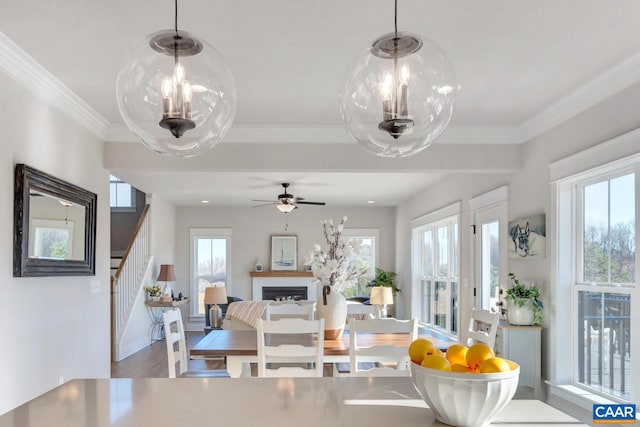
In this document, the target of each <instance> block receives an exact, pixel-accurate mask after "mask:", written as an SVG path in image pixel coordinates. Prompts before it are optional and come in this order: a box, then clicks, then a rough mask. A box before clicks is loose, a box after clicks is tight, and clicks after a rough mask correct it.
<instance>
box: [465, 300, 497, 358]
mask: <svg viewBox="0 0 640 427" xmlns="http://www.w3.org/2000/svg"><path fill="white" fill-rule="evenodd" d="M499 320H500V313H492V312H490V311H489V310H478V309H475V308H473V309H471V318H470V319H469V330H468V331H467V338H466V344H467V345H472V344H475V343H478V342H482V343H485V344H487V345H488V346H489V347H491V348H493V347H494V345H495V343H496V333H497V332H498V322H499Z"/></svg>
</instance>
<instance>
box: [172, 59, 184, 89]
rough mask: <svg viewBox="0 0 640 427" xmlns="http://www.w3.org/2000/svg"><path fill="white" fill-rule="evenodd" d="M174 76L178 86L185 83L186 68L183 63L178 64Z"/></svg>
mask: <svg viewBox="0 0 640 427" xmlns="http://www.w3.org/2000/svg"><path fill="white" fill-rule="evenodd" d="M173 76H174V78H175V79H176V83H177V84H182V83H184V67H183V66H182V64H181V63H179V62H178V63H176V66H175V68H174V71H173Z"/></svg>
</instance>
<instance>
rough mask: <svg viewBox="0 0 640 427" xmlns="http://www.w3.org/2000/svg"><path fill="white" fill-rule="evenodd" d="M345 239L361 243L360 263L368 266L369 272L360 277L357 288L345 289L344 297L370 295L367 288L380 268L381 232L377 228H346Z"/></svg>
mask: <svg viewBox="0 0 640 427" xmlns="http://www.w3.org/2000/svg"><path fill="white" fill-rule="evenodd" d="M342 235H343V237H344V238H345V239H349V240H358V241H359V242H360V255H359V257H358V258H359V262H360V263H362V264H363V265H366V267H367V272H366V273H365V274H364V275H362V276H360V278H359V279H358V283H357V284H356V286H354V287H351V288H348V289H345V291H344V296H345V297H347V298H349V297H353V296H366V295H369V292H370V289H369V288H368V287H367V286H368V285H369V284H370V283H371V281H372V280H373V278H374V277H375V274H376V267H377V266H378V239H379V236H380V230H378V229H376V228H345V229H344V231H343V232H342Z"/></svg>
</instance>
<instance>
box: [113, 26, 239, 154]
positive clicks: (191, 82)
mask: <svg viewBox="0 0 640 427" xmlns="http://www.w3.org/2000/svg"><path fill="white" fill-rule="evenodd" d="M116 96H117V102H118V108H119V109H120V114H121V115H122V118H123V120H124V122H125V124H126V125H127V127H128V128H129V129H130V130H131V131H132V132H133V133H134V134H135V135H136V137H137V138H138V139H139V140H140V141H141V142H142V143H143V144H145V145H146V146H147V147H149V148H151V149H152V150H154V151H156V152H158V153H162V154H166V155H172V156H182V157H189V156H195V155H198V154H200V153H202V152H203V151H205V150H208V149H210V148H211V147H213V146H214V145H215V144H217V143H218V142H220V140H222V138H223V137H224V135H225V134H226V133H227V131H228V130H229V128H230V127H231V123H232V122H233V118H234V116H235V113H236V102H237V96H236V86H235V82H234V80H233V75H232V74H231V72H230V71H229V69H228V68H227V67H226V66H225V64H224V61H223V59H222V56H221V55H220V54H219V53H218V52H217V51H216V49H215V48H213V46H211V45H210V44H208V43H207V42H205V41H203V40H201V39H198V38H196V37H195V36H193V35H191V34H189V33H187V32H186V31H176V30H163V31H160V32H157V33H154V34H151V35H149V36H148V37H147V38H146V39H145V40H144V41H142V42H141V43H140V44H139V46H137V47H136V48H135V49H134V50H133V54H132V56H131V57H130V58H129V59H128V60H127V61H125V63H124V65H123V66H122V68H121V69H120V72H119V73H118V80H117V83H116Z"/></svg>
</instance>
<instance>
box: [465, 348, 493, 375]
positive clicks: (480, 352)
mask: <svg viewBox="0 0 640 427" xmlns="http://www.w3.org/2000/svg"><path fill="white" fill-rule="evenodd" d="M492 357H496V355H495V353H494V352H493V349H492V348H491V347H489V346H488V345H486V344H484V343H477V344H474V345H472V346H471V347H469V350H467V355H466V357H465V359H466V361H467V366H468V367H470V368H471V369H473V370H477V369H479V368H480V365H481V364H482V362H484V361H485V360H487V359H490V358H492Z"/></svg>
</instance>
